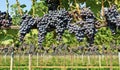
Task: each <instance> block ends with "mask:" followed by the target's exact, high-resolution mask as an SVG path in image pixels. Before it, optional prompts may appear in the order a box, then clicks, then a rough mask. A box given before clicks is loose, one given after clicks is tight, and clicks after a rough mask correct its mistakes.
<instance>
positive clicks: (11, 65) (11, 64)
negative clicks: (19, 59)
mask: <svg viewBox="0 0 120 70" xmlns="http://www.w3.org/2000/svg"><path fill="white" fill-rule="evenodd" d="M13 58H14V52H12V53H11V61H10V70H13Z"/></svg>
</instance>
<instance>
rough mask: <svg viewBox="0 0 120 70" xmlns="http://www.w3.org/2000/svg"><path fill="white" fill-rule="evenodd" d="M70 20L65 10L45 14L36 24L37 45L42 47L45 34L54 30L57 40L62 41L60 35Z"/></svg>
mask: <svg viewBox="0 0 120 70" xmlns="http://www.w3.org/2000/svg"><path fill="white" fill-rule="evenodd" d="M71 20H72V18H71V15H70V14H69V12H68V11H66V10H65V9H61V10H55V11H49V13H48V14H45V15H44V16H43V17H42V18H41V19H40V21H39V23H38V24H37V28H38V30H39V39H38V40H39V41H38V42H39V45H40V46H42V42H43V41H44V39H45V35H46V33H47V32H50V31H53V30H55V32H56V34H57V40H58V41H60V40H62V35H63V33H64V31H65V30H66V29H67V27H68V24H69V23H70V22H71Z"/></svg>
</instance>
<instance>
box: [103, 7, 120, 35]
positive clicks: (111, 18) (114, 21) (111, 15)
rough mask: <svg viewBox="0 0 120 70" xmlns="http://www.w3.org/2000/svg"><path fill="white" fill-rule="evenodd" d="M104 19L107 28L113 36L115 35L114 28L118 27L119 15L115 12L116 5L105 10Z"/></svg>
mask: <svg viewBox="0 0 120 70" xmlns="http://www.w3.org/2000/svg"><path fill="white" fill-rule="evenodd" d="M104 10H105V11H104V12H105V18H106V21H107V26H108V27H109V28H110V29H111V32H112V33H113V34H115V33H116V28H117V27H118V28H119V27H120V14H119V13H118V11H117V7H116V5H112V6H111V7H110V8H105V9H104Z"/></svg>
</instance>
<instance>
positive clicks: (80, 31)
mask: <svg viewBox="0 0 120 70" xmlns="http://www.w3.org/2000/svg"><path fill="white" fill-rule="evenodd" d="M79 16H80V17H81V19H82V20H81V21H79V22H76V23H75V24H70V25H69V28H68V30H69V32H71V33H74V34H75V36H76V38H77V40H78V41H82V40H83V38H84V37H87V41H88V43H89V44H90V45H91V44H93V43H94V36H95V33H96V31H97V30H96V28H95V24H96V22H97V21H96V18H95V16H94V14H93V12H92V11H91V10H90V9H89V8H82V9H81V12H80V15H79Z"/></svg>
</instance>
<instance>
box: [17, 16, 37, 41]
mask: <svg viewBox="0 0 120 70" xmlns="http://www.w3.org/2000/svg"><path fill="white" fill-rule="evenodd" d="M35 23H36V20H35V18H32V16H29V15H24V16H22V20H21V22H20V30H19V32H20V41H21V42H22V41H23V39H24V37H25V35H26V34H27V33H29V32H30V30H31V29H32V28H33V27H34V26H35Z"/></svg>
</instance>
